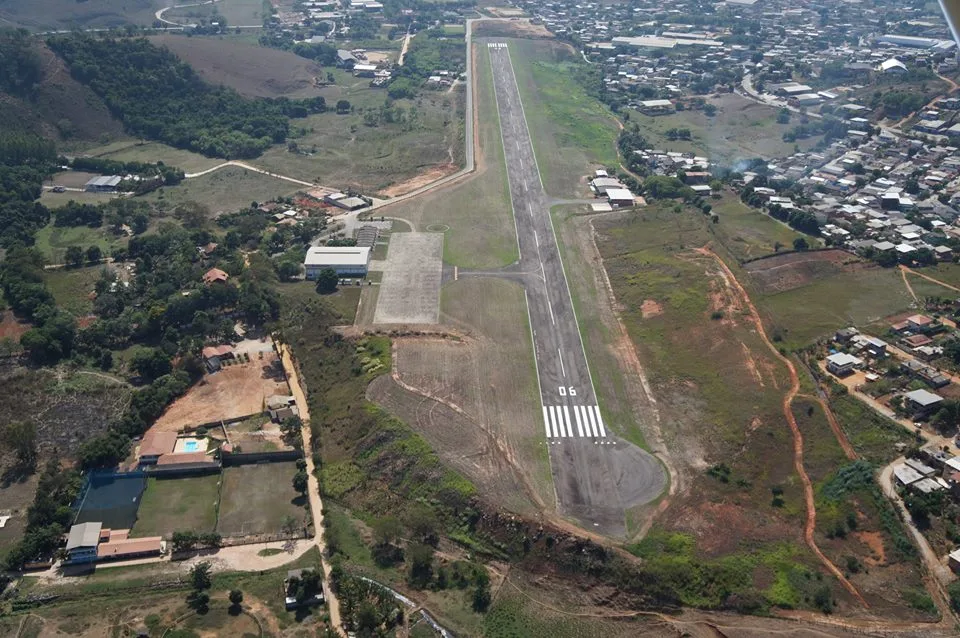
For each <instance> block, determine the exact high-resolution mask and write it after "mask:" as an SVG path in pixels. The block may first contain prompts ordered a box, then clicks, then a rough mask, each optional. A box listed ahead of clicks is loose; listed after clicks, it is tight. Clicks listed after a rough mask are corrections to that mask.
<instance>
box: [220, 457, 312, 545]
mask: <svg viewBox="0 0 960 638" xmlns="http://www.w3.org/2000/svg"><path fill="white" fill-rule="evenodd" d="M296 473H297V467H296V465H295V464H294V463H292V462H283V463H260V464H257V465H242V466H239V467H228V468H226V469H224V471H223V489H222V490H221V495H220V510H219V516H218V518H217V531H218V532H219V533H221V534H223V535H224V536H227V535H237V534H241V535H242V534H277V533H279V532H280V531H281V528H282V526H283V522H284V519H286V518H287V517H290V518H292V519H293V520H294V521H295V523H296V528H297V529H298V530H302V529H303V527H304V526H305V525H306V524H307V520H308V518H309V512H308V511H307V509H306V508H305V507H304V505H303V504H304V503H305V500H306V499H305V498H304V497H302V496H300V495H299V494H298V493H297V492H296V491H295V490H294V489H293V485H292V483H291V481H292V479H293V475H294V474H296Z"/></svg>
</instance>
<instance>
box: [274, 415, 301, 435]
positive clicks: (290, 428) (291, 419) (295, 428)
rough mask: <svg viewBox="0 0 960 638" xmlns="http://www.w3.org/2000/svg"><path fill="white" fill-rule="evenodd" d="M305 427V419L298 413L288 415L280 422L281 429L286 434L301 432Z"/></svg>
mask: <svg viewBox="0 0 960 638" xmlns="http://www.w3.org/2000/svg"><path fill="white" fill-rule="evenodd" d="M302 427H303V420H302V419H301V418H300V417H298V416H297V415H293V416H288V417H287V418H285V419H284V420H283V421H282V422H281V423H280V431H281V432H282V433H283V435H284V436H290V435H292V434H299V433H300V429H301V428H302Z"/></svg>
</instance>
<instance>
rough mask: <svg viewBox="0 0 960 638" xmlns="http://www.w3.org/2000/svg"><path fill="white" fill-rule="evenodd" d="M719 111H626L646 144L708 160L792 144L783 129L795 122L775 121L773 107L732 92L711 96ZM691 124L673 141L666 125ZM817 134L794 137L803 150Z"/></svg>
mask: <svg viewBox="0 0 960 638" xmlns="http://www.w3.org/2000/svg"><path fill="white" fill-rule="evenodd" d="M708 102H709V103H711V104H714V105H715V106H717V108H718V111H717V114H716V115H714V116H713V117H707V116H706V115H705V114H704V113H703V111H678V112H677V113H671V114H670V115H657V116H650V115H644V114H642V113H639V112H636V111H628V113H629V115H630V122H629V124H631V125H632V124H637V125H638V126H639V127H640V132H641V133H642V134H643V135H644V136H646V138H647V140H648V141H649V142H650V144H651V145H652V146H653V147H654V148H657V149H660V150H665V151H679V152H681V153H696V154H697V155H703V156H706V157H709V158H710V161H711V162H725V163H729V162H736V161H737V160H742V159H749V158H752V157H767V158H770V157H785V156H787V155H791V154H792V153H793V146H794V145H793V144H792V143H788V142H784V141H783V134H784V133H786V132H787V131H789V130H790V129H791V128H793V127H794V126H795V125H796V122H792V123H789V124H778V123H777V110H776V109H774V108H773V107H770V106H766V105H764V104H758V103H757V102H754V101H752V100H748V99H747V98H745V97H740V96H739V95H735V94H733V93H725V94H723V95H720V96H719V97H715V98H710V99H709V100H708ZM682 128H686V129H689V130H690V134H691V139H690V140H689V141H685V140H674V141H671V140H670V139H669V138H668V137H667V131H668V130H670V129H682ZM818 140H819V138H818V137H811V138H808V139H806V140H798V141H797V145H798V146H799V147H800V148H801V150H806V149H808V148H810V147H812V146H814V145H815V144H816V143H817V141H818Z"/></svg>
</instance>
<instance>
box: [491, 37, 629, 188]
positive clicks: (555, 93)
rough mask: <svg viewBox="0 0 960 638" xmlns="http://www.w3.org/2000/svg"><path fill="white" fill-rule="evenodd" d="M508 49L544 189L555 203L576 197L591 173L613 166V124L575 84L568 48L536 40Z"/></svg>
mask: <svg viewBox="0 0 960 638" xmlns="http://www.w3.org/2000/svg"><path fill="white" fill-rule="evenodd" d="M509 46H510V57H511V60H512V62H513V69H514V73H515V75H516V78H517V84H518V86H519V87H520V98H521V99H522V100H523V107H524V114H525V116H526V119H527V125H528V126H529V128H530V136H531V137H532V138H533V146H534V150H535V152H536V156H537V165H538V166H539V168H540V173H541V177H542V178H543V184H544V187H545V188H546V190H547V192H549V193H550V194H551V195H554V196H558V197H560V196H574V195H577V194H582V193H583V192H584V190H585V184H584V183H582V182H581V179H582V178H583V176H584V175H587V174H588V173H589V172H590V169H591V167H594V168H595V167H598V166H609V165H616V164H617V149H616V141H617V135H618V131H619V129H618V126H617V123H616V120H615V119H614V117H613V116H612V115H611V114H610V112H609V110H608V109H607V107H606V106H604V105H603V104H602V103H601V102H599V101H598V100H596V99H595V98H593V97H591V96H589V95H587V93H586V91H585V90H584V89H583V87H582V86H581V85H580V84H579V83H578V82H577V80H576V79H575V77H574V75H573V73H575V68H576V67H577V66H578V65H580V64H582V61H581V60H580V58H579V57H578V56H577V54H576V53H575V52H573V51H572V50H570V49H569V48H568V47H566V46H565V45H560V44H558V43H556V42H552V41H541V40H510V41H509Z"/></svg>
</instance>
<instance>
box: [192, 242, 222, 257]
mask: <svg viewBox="0 0 960 638" xmlns="http://www.w3.org/2000/svg"><path fill="white" fill-rule="evenodd" d="M216 249H217V244H216V243H214V242H210V243H209V244H207V245H206V246H198V247H197V251H198V252H199V253H200V255H201V256H202V257H209V256H210V255H212V254H213V253H214V251H215V250H216Z"/></svg>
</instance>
